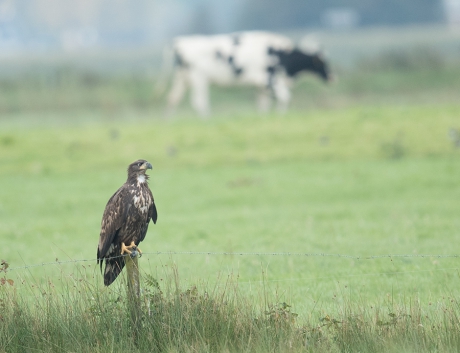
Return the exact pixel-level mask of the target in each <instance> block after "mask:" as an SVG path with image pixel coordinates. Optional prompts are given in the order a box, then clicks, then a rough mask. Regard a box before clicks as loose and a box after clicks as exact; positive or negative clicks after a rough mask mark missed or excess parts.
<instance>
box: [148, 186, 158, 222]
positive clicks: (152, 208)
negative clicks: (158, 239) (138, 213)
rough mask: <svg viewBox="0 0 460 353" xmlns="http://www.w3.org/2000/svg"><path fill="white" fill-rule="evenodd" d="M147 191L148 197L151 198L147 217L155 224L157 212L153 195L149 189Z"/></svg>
mask: <svg viewBox="0 0 460 353" xmlns="http://www.w3.org/2000/svg"><path fill="white" fill-rule="evenodd" d="M149 193H150V197H151V198H152V204H151V205H150V208H149V218H150V219H151V220H152V221H153V223H154V224H156V223H157V219H158V212H157V208H156V206H155V200H154V199H153V195H152V192H151V191H150V189H149Z"/></svg>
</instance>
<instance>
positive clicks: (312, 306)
mask: <svg viewBox="0 0 460 353" xmlns="http://www.w3.org/2000/svg"><path fill="white" fill-rule="evenodd" d="M78 114H82V116H81V117H80V116H79V115H78ZM85 114H87V113H76V115H75V116H74V117H72V119H73V120H72V121H69V120H66V121H64V122H61V123H60V124H59V123H49V122H48V123H46V122H45V123H42V124H40V123H39V122H37V120H36V119H37V118H36V117H35V120H31V118H30V116H27V115H22V116H17V117H16V120H15V121H12V120H8V121H7V122H5V123H3V124H2V127H3V128H2V129H1V133H0V160H1V165H2V166H1V169H0V184H1V185H2V187H1V188H0V200H1V202H0V216H1V220H2V221H1V223H2V226H1V228H0V238H1V239H2V248H1V256H0V257H1V258H2V259H4V260H7V261H8V263H9V265H10V267H11V268H13V269H14V268H15V267H22V266H27V265H36V264H41V263H49V262H51V263H53V262H56V261H71V260H79V259H85V260H86V259H87V260H92V259H95V256H96V247H97V242H98V236H99V227H100V221H101V217H102V212H103V209H104V207H105V203H106V202H107V200H108V199H109V197H110V196H111V195H112V194H113V192H114V191H115V190H116V189H117V188H118V187H119V186H120V185H121V184H122V183H123V182H124V180H125V177H126V175H125V174H126V172H125V170H126V167H127V165H128V164H129V163H130V162H131V161H133V160H135V159H138V158H145V159H147V160H149V161H150V162H151V163H152V164H153V166H154V168H153V171H152V172H151V179H150V186H151V189H152V191H153V193H154V196H155V199H156V203H157V207H158V211H159V220H158V224H157V225H153V224H152V225H151V227H150V229H149V232H148V234H147V237H146V240H145V241H144V242H143V243H142V246H141V248H142V250H143V251H144V253H145V255H144V257H143V258H141V260H140V263H141V266H142V270H143V271H145V272H146V273H151V274H153V275H154V276H155V277H156V278H159V279H161V278H162V277H164V276H165V273H166V272H167V271H166V270H165V268H168V267H169V266H171V265H172V264H175V265H177V267H178V272H179V276H180V279H181V283H182V284H183V285H184V287H187V286H190V285H201V286H210V287H212V286H215V285H216V284H217V285H220V283H221V282H222V280H223V279H226V278H227V277H228V276H232V277H233V276H236V277H237V278H238V282H239V288H240V289H241V290H242V291H243V293H245V294H247V295H248V297H251V296H253V297H255V298H258V297H259V296H260V293H261V291H263V288H265V290H268V291H269V292H270V293H272V294H273V295H274V297H275V298H278V299H279V300H280V301H286V302H289V303H291V304H292V305H293V306H294V309H295V311H296V312H299V313H300V314H301V317H309V316H310V315H314V314H313V313H316V312H317V311H318V310H319V311H320V312H325V313H327V311H328V310H331V305H332V306H333V305H335V304H334V303H338V302H341V301H343V300H345V298H352V299H353V300H358V301H364V302H369V303H383V302H385V301H387V300H389V298H391V300H396V301H400V302H402V303H403V302H405V300H408V298H418V299H420V300H421V301H422V303H423V304H426V305H427V306H428V304H429V303H430V302H438V301H439V302H442V301H444V300H447V298H450V297H453V296H456V295H457V293H458V289H459V286H458V282H457V281H458V279H459V274H458V267H459V266H458V261H459V259H458V258H451V257H443V256H446V255H458V254H459V253H460V245H459V242H458V240H459V237H458V234H459V233H458V229H460V221H459V219H458V217H457V216H458V214H459V213H460V205H459V203H458V199H459V196H460V187H459V183H458V175H459V174H460V160H459V150H458V148H457V146H456V145H455V141H456V131H457V130H456V129H457V128H460V123H459V122H458V117H459V116H460V106H459V105H458V104H455V103H450V104H439V105H434V104H427V105H410V104H409V105H397V104H393V105H389V106H383V105H381V106H375V105H374V106H362V105H355V106H352V107H349V108H346V109H328V110H321V109H318V110H311V111H308V113H302V112H301V111H297V112H292V113H290V114H287V115H285V116H279V115H276V114H274V115H270V116H265V117H258V116H253V115H250V114H247V115H240V116H237V117H235V118H224V117H217V118H215V119H210V120H200V119H198V118H194V117H192V116H189V117H187V118H181V117H180V116H179V117H176V118H174V119H172V120H164V119H160V118H155V117H150V116H148V115H140V113H139V112H138V113H137V115H134V116H132V117H130V116H129V114H127V116H126V117H125V118H124V119H120V120H115V121H106V120H105V118H104V117H101V116H98V115H97V114H94V121H93V122H91V121H90V120H89V118H88V115H85ZM51 119H57V118H51ZM51 121H52V120H51ZM155 252H161V253H163V254H155ZM167 252H197V253H200V252H218V253H221V252H232V253H239V252H243V253H252V252H256V253H272V252H275V253H286V252H290V253H305V254H312V255H311V256H301V255H290V256H287V255H286V256H284V255H283V256H282V255H221V254H220V255H219V254H216V255H212V254H211V255H207V254H172V255H171V254H168V253H167ZM320 254H341V255H346V256H351V257H335V256H333V257H329V256H320ZM389 254H391V255H407V257H391V258H390V257H386V256H385V255H389ZM421 254H428V255H434V256H428V257H423V258H422V257H412V256H417V255H421ZM435 255H440V256H441V257H437V256H435ZM368 256H383V257H378V258H372V259H368V258H367V257H368ZM356 257H359V258H360V259H357V258H356ZM82 273H83V274H84V276H89V277H88V278H90V279H91V281H95V282H100V281H102V277H101V276H100V275H99V272H98V270H97V269H96V264H95V261H87V262H78V263H65V264H61V265H46V266H37V267H32V268H27V269H22V268H20V269H17V270H13V271H11V272H10V273H9V275H10V277H11V278H13V279H15V280H16V283H17V284H18V291H19V292H20V291H21V286H20V283H21V280H23V281H25V282H27V283H28V284H29V285H30V283H31V282H43V280H45V279H46V280H48V279H49V280H51V281H57V280H58V279H59V280H61V278H62V276H68V275H70V274H72V275H73V276H81V275H82ZM24 290H25V289H24ZM315 315H316V314H315Z"/></svg>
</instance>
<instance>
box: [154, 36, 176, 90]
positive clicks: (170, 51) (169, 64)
mask: <svg viewBox="0 0 460 353" xmlns="http://www.w3.org/2000/svg"><path fill="white" fill-rule="evenodd" d="M173 70H174V48H173V47H172V46H171V45H167V46H165V47H164V48H163V53H162V62H161V69H160V73H159V75H158V78H157V80H156V83H155V87H154V95H155V96H156V97H161V96H163V95H164V93H165V92H166V89H167V88H168V86H169V81H170V80H171V76H172V73H173Z"/></svg>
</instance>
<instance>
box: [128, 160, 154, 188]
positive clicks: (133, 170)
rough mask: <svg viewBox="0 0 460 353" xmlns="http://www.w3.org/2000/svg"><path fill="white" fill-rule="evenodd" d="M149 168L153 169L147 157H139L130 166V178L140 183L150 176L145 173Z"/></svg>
mask: <svg viewBox="0 0 460 353" xmlns="http://www.w3.org/2000/svg"><path fill="white" fill-rule="evenodd" d="M147 169H152V165H151V164H150V163H149V162H147V161H146V160H145V159H138V160H137V161H135V162H133V163H131V164H130V165H129V166H128V180H137V181H138V182H140V183H143V182H144V181H146V180H147V179H148V178H149V176H148V175H146V174H145V172H146V171H147Z"/></svg>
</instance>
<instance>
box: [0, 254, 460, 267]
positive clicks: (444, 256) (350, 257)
mask: <svg viewBox="0 0 460 353" xmlns="http://www.w3.org/2000/svg"><path fill="white" fill-rule="evenodd" d="M142 255H144V256H145V255H170V256H171V255H212V256H297V257H335V258H347V259H353V260H373V259H382V258H390V259H391V258H438V259H439V258H459V257H460V255H457V254H447V255H442V254H383V255H368V256H359V255H347V254H327V253H299V252H222V251H154V252H143V253H142ZM124 256H128V255H119V256H113V257H110V258H106V260H110V259H115V258H120V257H124ZM98 260H104V259H94V258H93V259H76V260H65V261H61V260H56V261H53V262H42V263H39V264H33V265H24V266H16V267H8V269H7V271H8V272H10V271H17V270H25V269H29V268H33V267H41V266H51V265H63V264H69V263H80V262H97V261H98Z"/></svg>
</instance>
